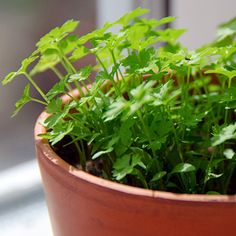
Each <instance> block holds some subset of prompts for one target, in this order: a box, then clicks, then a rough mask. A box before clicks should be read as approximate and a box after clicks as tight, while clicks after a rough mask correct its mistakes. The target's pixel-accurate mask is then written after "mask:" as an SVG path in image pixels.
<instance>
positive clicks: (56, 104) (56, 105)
mask: <svg viewBox="0 0 236 236" xmlns="http://www.w3.org/2000/svg"><path fill="white" fill-rule="evenodd" d="M46 109H47V112H48V113H51V114H53V113H60V112H62V100H61V98H56V99H52V100H51V101H50V103H49V104H48V105H47V107H46Z"/></svg>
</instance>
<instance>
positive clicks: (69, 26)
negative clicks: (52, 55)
mask: <svg viewBox="0 0 236 236" xmlns="http://www.w3.org/2000/svg"><path fill="white" fill-rule="evenodd" d="M78 24H79V22H78V21H74V20H68V21H67V22H65V23H64V24H63V25H62V26H60V27H56V28H54V29H52V30H51V31H50V32H49V33H47V34H46V35H44V36H43V37H42V38H41V39H40V40H39V42H38V43H37V44H36V46H37V47H38V48H39V50H40V51H41V52H43V51H45V50H46V49H48V48H55V47H57V45H58V43H59V42H60V41H61V40H62V39H63V38H65V37H66V36H67V35H68V34H69V33H71V32H73V31H74V30H75V28H76V27H77V26H78Z"/></svg>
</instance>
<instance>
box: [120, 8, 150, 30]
mask: <svg viewBox="0 0 236 236" xmlns="http://www.w3.org/2000/svg"><path fill="white" fill-rule="evenodd" d="M148 12H149V10H148V9H143V8H140V7H138V8H136V9H135V10H133V11H131V12H128V13H126V14H125V15H123V16H122V17H121V18H120V19H118V20H117V21H116V24H121V25H123V26H127V25H128V23H129V22H130V21H131V20H133V19H135V18H136V17H138V16H141V15H144V14H146V13H148Z"/></svg>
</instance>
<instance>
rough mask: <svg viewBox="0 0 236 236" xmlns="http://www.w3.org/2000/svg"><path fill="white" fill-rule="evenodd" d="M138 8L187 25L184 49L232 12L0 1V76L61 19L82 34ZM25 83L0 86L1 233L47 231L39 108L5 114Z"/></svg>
mask: <svg viewBox="0 0 236 236" xmlns="http://www.w3.org/2000/svg"><path fill="white" fill-rule="evenodd" d="M138 6H141V7H146V8H149V9H150V10H151V13H150V17H151V18H161V17H164V16H167V15H173V16H176V17H178V19H177V21H176V22H175V23H174V24H173V27H177V28H187V29H188V32H187V33H186V34H185V35H184V36H182V37H181V39H180V41H181V42H182V43H183V44H184V45H185V46H186V47H188V48H190V49H194V48H196V47H198V46H200V45H201V44H204V43H207V42H208V41H209V40H212V39H213V38H214V35H215V32H216V26H217V25H218V24H219V23H221V22H224V21H227V20H229V19H230V18H232V17H234V16H235V15H236V12H235V9H236V1H235V0H227V1H221V0H207V1H206V0H198V1H194V0H143V1H142V0H119V1H117V0H86V1H83V0H66V1H65V0H40V1H39V0H7V1H6V0H0V35H1V37H0V78H1V79H2V78H4V76H5V75H6V74H8V73H9V72H11V71H14V70H17V69H18V67H19V65H20V62H21V60H22V59H23V58H25V57H27V56H28V55H29V54H30V53H31V52H32V51H33V50H34V45H35V43H36V42H37V41H38V39H39V38H40V37H41V36H43V35H44V34H45V33H47V32H48V31H49V30H50V29H51V28H53V27H55V26H58V25H61V24H62V23H64V22H65V21H66V20H68V19H79V20H80V25H79V28H78V31H77V32H78V34H84V33H86V32H89V31H90V30H92V29H94V28H95V27H97V26H101V25H103V24H104V23H105V22H106V21H113V20H115V19H117V18H118V17H120V16H121V15H122V14H124V13H125V12H126V11H127V10H132V9H134V8H136V7H138ZM82 63H86V61H84V62H82ZM38 80H39V83H40V84H41V85H42V86H43V87H44V89H45V90H46V89H47V88H48V87H49V86H50V85H51V84H52V83H53V76H52V75H51V74H50V73H46V75H44V76H43V77H42V76H39V78H38ZM25 82H26V81H25V79H24V78H20V79H18V80H16V81H14V83H12V84H10V85H9V86H7V87H4V88H2V86H0V178H1V182H2V183H3V185H2V186H3V187H0V235H1V236H4V235H7V236H11V235H12V236H14V235H17V236H21V235H24V236H25V235H26V236H27V235H45V236H47V235H51V231H50V224H49V220H48V215H47V210H46V205H45V202H44V198H43V192H42V187H41V183H40V177H39V173H38V169H37V165H36V163H35V157H34V144H33V128H34V123H35V120H36V118H37V116H38V115H39V114H40V112H41V110H42V107H40V105H36V104H29V105H27V106H26V107H25V108H24V109H23V110H22V112H20V113H19V115H18V116H17V117H15V118H11V114H12V112H13V110H14V103H15V101H17V99H18V98H19V97H20V96H21V93H22V90H23V88H24V86H25ZM29 179H31V181H29ZM4 181H5V182H4ZM9 196H10V197H9ZM13 196H14V197H13ZM14 204H15V205H14ZM12 206H15V207H12ZM19 216H21V218H20V219H21V220H19ZM12 219H14V220H15V221H13V222H15V226H14V224H13V227H12V222H11V225H9V224H10V223H9V222H10V221H12ZM36 229H37V230H36ZM34 230H35V231H34ZM40 230H41V231H40ZM16 232H17V233H16ZM36 232H38V234H37V233H36Z"/></svg>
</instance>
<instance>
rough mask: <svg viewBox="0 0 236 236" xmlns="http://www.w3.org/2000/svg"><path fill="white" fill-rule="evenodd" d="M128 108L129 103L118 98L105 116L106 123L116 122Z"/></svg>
mask: <svg viewBox="0 0 236 236" xmlns="http://www.w3.org/2000/svg"><path fill="white" fill-rule="evenodd" d="M126 107H127V101H126V100H125V99H124V98H118V99H117V100H116V101H114V102H112V103H111V105H110V106H109V108H108V110H107V111H106V112H105V113H104V115H103V118H104V120H105V122H106V121H110V120H114V119H115V118H116V117H118V116H119V115H120V114H121V113H123V112H124V111H125V110H126Z"/></svg>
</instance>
